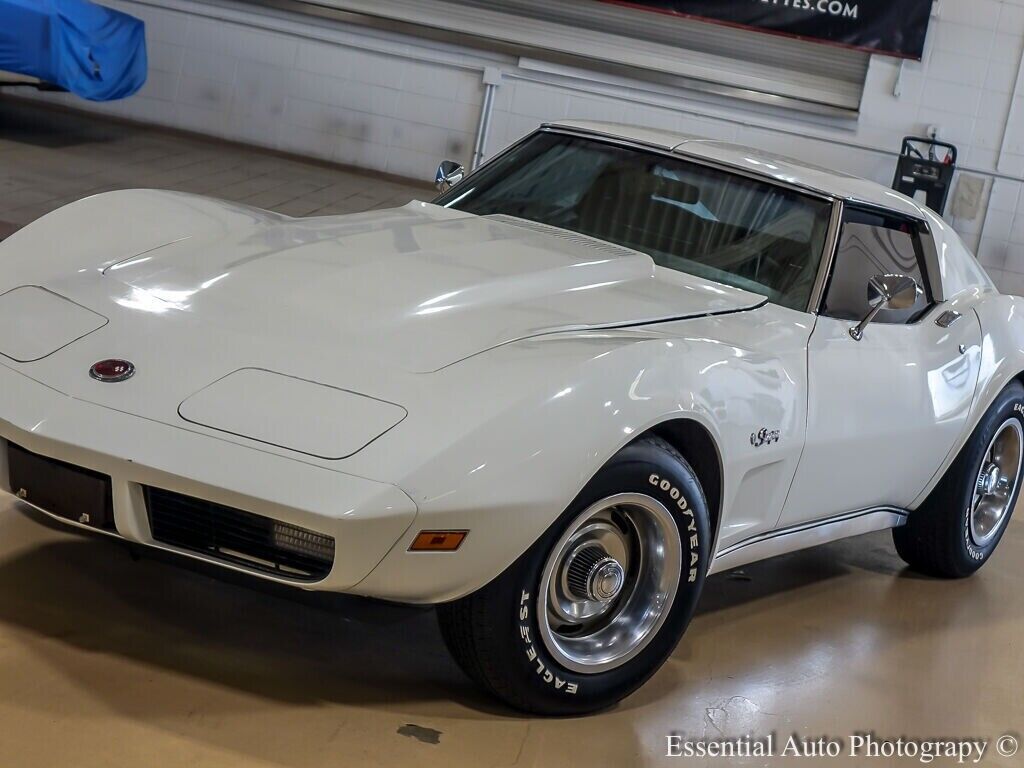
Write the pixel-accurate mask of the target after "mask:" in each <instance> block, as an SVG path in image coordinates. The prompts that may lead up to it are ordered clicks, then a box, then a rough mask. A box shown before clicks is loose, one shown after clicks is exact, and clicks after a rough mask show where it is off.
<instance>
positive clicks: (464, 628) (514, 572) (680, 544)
mask: <svg viewBox="0 0 1024 768" xmlns="http://www.w3.org/2000/svg"><path fill="white" fill-rule="evenodd" d="M710 543H711V542H710V526H709V522H708V510H707V503H706V502H705V500H704V494H703V492H702V491H701V488H700V484H699V483H698V481H697V478H696V476H695V474H694V473H693V470H692V469H691V468H690V466H689V465H688V464H687V463H686V461H685V460H684V459H683V457H682V456H680V455H679V453H678V452H676V451H675V450H674V449H673V448H672V447H671V446H670V445H669V444H668V443H666V442H664V441H663V440H661V439H659V438H656V437H649V438H643V439H641V440H639V441H637V442H636V443H633V444H632V445H629V446H627V447H626V448H624V449H623V450H622V451H620V452H619V453H618V454H617V455H616V456H615V457H614V458H613V459H612V460H611V461H610V462H609V463H608V464H607V465H606V466H605V467H604V468H603V469H602V470H601V471H600V472H599V473H598V474H597V475H596V476H595V477H594V479H593V480H592V481H591V482H590V483H589V484H588V485H587V487H586V488H584V490H583V491H582V492H581V493H580V494H579V496H578V497H577V498H576V500H575V501H574V502H573V503H572V504H571V505H570V506H569V508H568V509H567V510H566V511H565V513H564V514H563V515H562V516H561V517H560V518H559V520H558V522H557V523H556V524H555V525H554V526H553V527H552V528H551V529H550V530H549V531H548V533H547V534H545V536H543V537H542V538H541V539H540V540H539V541H538V542H537V543H536V544H535V545H534V546H533V547H532V548H531V549H530V550H528V551H527V552H526V553H525V554H524V555H523V556H522V557H520V558H519V559H518V560H517V561H516V562H515V563H514V564H513V565H512V566H510V567H509V568H508V570H506V571H505V572H504V573H503V574H502V575H501V576H499V577H498V578H497V579H495V580H494V581H493V582H491V583H490V584H488V585H487V586H486V587H484V588H483V589H481V590H479V591H478V592H476V593H474V594H472V595H470V596H469V597H466V598H464V599H462V600H459V601H456V602H455V603H450V604H447V605H442V606H439V608H438V616H439V619H440V624H441V629H442V632H443V634H444V637H445V640H446V642H447V644H448V647H449V649H450V650H451V651H452V654H453V655H454V657H455V659H456V661H458V663H459V665H460V666H461V667H462V668H463V669H464V670H465V671H466V672H467V673H468V674H469V675H470V676H471V677H472V678H474V679H475V680H476V681H477V682H478V683H480V684H481V685H482V686H483V687H484V688H486V689H487V690H489V691H490V692H491V693H493V694H494V695H496V696H498V697H499V698H501V699H503V700H504V701H505V702H507V703H508V704H510V705H511V706H513V707H515V708H517V709H521V710H523V711H527V712H534V713H538V714H555V715H565V714H581V713H585V712H592V711H595V710H599V709H603V708H605V707H608V706H610V705H612V704H614V703H616V702H617V701H619V700H620V699H622V698H623V697H625V696H627V695H629V694H630V693H631V692H632V691H634V690H636V688H638V687H639V686H640V685H642V684H643V683H644V681H645V680H647V678H648V677H650V676H651V675H652V674H653V673H654V672H655V671H656V670H657V669H658V668H659V667H660V666H661V665H662V664H663V663H664V661H665V659H667V658H668V656H669V655H670V654H671V653H672V650H673V649H674V648H675V645H676V643H677V642H678V640H679V638H680V636H681V635H682V633H683V631H684V630H685V628H686V626H687V624H688V623H689V621H690V617H691V616H692V615H693V610H694V608H695V606H696V602H697V597H698V596H699V594H700V590H701V587H702V586H703V583H704V576H705V573H706V571H707V566H708V555H709V548H710Z"/></svg>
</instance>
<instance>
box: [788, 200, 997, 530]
mask: <svg viewBox="0 0 1024 768" xmlns="http://www.w3.org/2000/svg"><path fill="white" fill-rule="evenodd" d="M930 238H931V235H930V234H929V232H928V229H927V226H926V225H925V224H924V223H923V222H920V221H916V220H912V219H905V218H902V217H899V216H895V215H893V214H891V213H888V212H880V211H875V210H872V209H868V208H858V207H851V206H847V207H846V209H845V210H844V213H843V224H842V229H841V232H840V238H839V245H838V247H837V249H836V254H835V258H834V260H833V264H832V269H831V275H830V277H829V280H828V282H827V283H826V288H825V291H824V295H823V299H822V304H821V307H820V312H819V316H818V319H817V320H816V323H815V327H814V330H813V332H812V333H811V338H810V341H809V344H808V351H807V355H808V410H807V440H806V444H805V447H804V452H803V455H802V457H801V459H800V464H799V466H798V467H797V473H796V476H795V477H794V480H793V485H792V486H791V488H790V493H789V496H788V497H787V500H786V503H785V505H784V507H783V512H782V516H781V518H780V521H779V526H780V527H788V526H792V525H798V524H802V523H807V522H809V521H817V520H821V519H824V518H829V517H833V516H836V515H841V514H845V513H848V512H854V511H860V510H867V509H871V508H876V507H880V506H894V507H898V508H904V507H906V506H907V505H909V504H910V503H911V502H912V501H913V500H914V499H915V498H916V497H917V496H918V495H919V494H920V493H921V492H922V491H923V490H924V488H925V487H926V486H927V484H928V482H929V481H930V480H931V478H932V477H933V476H934V475H935V473H936V471H937V470H938V468H939V467H940V466H941V465H942V463H943V460H944V459H945V458H946V456H947V455H948V454H949V453H950V451H951V449H952V447H953V445H954V444H955V443H956V442H957V440H958V438H959V437H960V435H961V434H962V432H963V431H964V429H965V428H966V425H967V417H968V414H969V412H970V407H971V403H972V401H973V398H974V392H975V387H976V385H977V381H978V374H979V370H980V360H981V327H980V323H979V321H978V318H977V315H976V314H975V313H974V312H973V310H970V309H969V308H967V307H963V306H959V312H957V307H958V303H957V302H955V301H954V302H941V301H937V300H936V298H938V299H941V285H940V284H939V283H938V279H939V275H938V274H937V271H938V270H937V262H935V261H934V259H930V258H928V254H929V252H931V253H934V248H933V247H931V246H932V243H931V241H930ZM929 270H931V274H930V273H929ZM877 274H904V275H908V276H910V277H913V278H914V279H915V280H916V281H917V282H918V284H919V285H920V286H921V293H920V295H919V296H918V300H917V303H916V304H915V305H914V306H913V307H912V308H910V309H908V310H900V311H882V312H880V313H879V314H878V316H877V317H876V319H875V320H874V321H873V322H872V323H871V324H870V325H868V326H867V328H866V329H865V330H864V333H863V336H862V338H861V339H860V340H859V341H858V340H855V339H854V338H853V337H852V336H851V334H850V329H851V328H852V327H853V326H855V325H856V324H857V323H858V322H859V321H860V320H861V319H863V317H864V316H866V315H867V313H868V311H869V309H870V305H869V302H868V293H867V284H868V280H869V279H870V278H871V277H872V276H874V275H877ZM950 312H956V314H948V313H950Z"/></svg>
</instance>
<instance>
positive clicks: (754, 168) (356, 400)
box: [0, 123, 1024, 714]
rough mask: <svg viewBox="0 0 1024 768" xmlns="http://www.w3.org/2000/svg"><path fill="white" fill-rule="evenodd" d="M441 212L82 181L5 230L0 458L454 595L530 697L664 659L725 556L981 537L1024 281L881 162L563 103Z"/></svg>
mask: <svg viewBox="0 0 1024 768" xmlns="http://www.w3.org/2000/svg"><path fill="white" fill-rule="evenodd" d="M463 175H464V174H463V172H462V170H461V168H458V167H456V166H454V164H448V163H446V164H443V165H442V168H441V170H440V171H439V182H440V184H441V185H442V186H443V187H446V188H448V189H447V191H445V192H444V194H442V196H441V197H439V198H438V199H436V200H435V201H434V202H432V203H424V202H413V203H410V204H409V205H406V206H404V207H402V208H397V209H394V210H388V211H378V212H372V213H364V214H358V215H351V216H336V217H334V216H332V217H323V218H311V219H291V218H288V217H285V216H280V215H276V214H273V213H268V212H266V211H261V210H255V209H252V208H247V207H245V206H241V205H234V204H231V203H226V202H220V201H217V200H210V199H206V198H203V197H196V196H192V195H186V194H176V193H171V192H161V191H153V190H133V191H126V192H115V193H110V194H104V195H98V196H95V197H91V198H87V199H85V200H81V201H79V202H77V203H73V204H71V205H68V206H66V207H64V208H61V209H60V210H58V211H55V212H54V213H51V214H49V215H47V216H45V217H43V218H42V219H40V220H38V221H36V222H35V223H33V224H31V225H30V226H28V227H26V228H25V229H23V230H21V231H19V232H17V233H16V234H14V235H13V236H12V237H10V238H9V239H8V240H7V241H5V242H3V243H2V244H0V263H2V265H3V270H2V273H0V294H2V295H0V438H2V440H0V485H3V486H4V488H5V489H6V490H9V491H10V492H11V493H13V494H15V495H17V496H18V497H20V498H21V499H22V500H24V502H26V503H28V504H31V505H33V506H35V507H36V508H38V509H39V510H41V511H43V512H45V513H46V514H48V515H50V516H52V517H54V518H56V519H58V520H61V521H63V522H65V523H66V524H68V525H70V526H75V527H78V528H82V529H88V530H91V531H95V532H100V533H102V534H106V535H108V536H113V537H118V538H121V539H124V540H127V541H129V542H132V543H134V544H137V545H144V546H148V547H156V548H159V549H162V550H169V551H173V552H176V553H180V554H181V555H183V556H186V557H190V558H196V559H199V560H203V561H206V562H208V563H214V564H217V565H220V566H223V567H224V568H228V569H232V570H236V571H243V572H247V573H250V574H253V575H254V576H258V577H260V578H264V579H270V580H273V581H276V582H281V583H286V584H291V585H296V586H300V587H303V588H306V589H314V590H329V591H335V592H346V593H352V594H357V595H365V596H370V597H374V598H381V599H385V600H391V601H399V602H405V603H416V604H436V605H438V606H439V609H438V614H439V616H440V623H441V627H442V631H443V634H444V636H445V638H446V640H447V642H448V645H449V646H450V648H451V650H452V652H453V654H454V655H455V657H456V659H457V660H458V662H459V663H460V665H461V666H462V667H463V668H464V669H465V670H466V672H467V673H469V674H470V675H471V676H472V677H473V678H475V679H476V680H477V681H479V682H480V683H481V684H482V685H483V686H484V687H485V688H486V689H488V690H489V691H491V692H492V693H494V694H495V695H497V696H499V697H501V698H502V699H503V700H505V701H506V702H508V703H509V704H510V705H512V706H514V707H518V708H521V709H523V710H527V711H531V712H536V713H546V714H558V713H582V712H588V711H593V710H596V709H600V708H602V707H607V706H609V705H611V704H613V703H614V702H616V701H618V700H619V699H621V698H622V697H624V696H626V695H627V694H629V693H630V692H631V691H633V690H635V689H636V688H637V687H638V686H640V685H641V684H642V683H643V682H644V681H645V680H646V679H647V678H648V677H649V676H650V675H651V674H653V673H654V672H655V670H657V669H658V667H659V666H660V665H661V664H662V663H663V662H664V661H665V659H666V658H667V657H668V656H669V654H670V653H671V652H672V650H673V648H674V647H675V645H676V643H677V642H678V641H679V638H680V637H681V635H682V634H683V632H684V630H685V629H686V626H687V623H688V622H689V620H690V617H691V615H692V613H693V611H694V606H695V605H696V603H697V599H698V597H699V595H700V591H701V587H702V585H703V583H704V580H705V577H706V576H707V575H708V574H709V573H714V572H717V571H722V570H725V569H729V568H734V567H736V566H741V565H743V564H745V563H749V562H752V561H755V560H759V559H763V558H766V557H770V556H773V555H777V554H780V553H783V552H789V551H792V550H796V549H800V548H803V547H808V546H812V545H815V544H819V543H822V542H827V541H831V540H834V539H838V538H841V537H846V536H852V535H856V534H861V533H865V532H868V531H875V530H880V529H887V528H892V529H893V537H894V539H895V543H896V548H897V550H898V551H899V553H900V555H901V556H902V557H903V558H904V559H905V560H906V561H907V562H908V563H909V564H910V565H911V566H912V567H913V568H916V569H918V570H921V571H924V572H926V573H930V574H934V575H938V576H946V577H961V576H966V575H968V574H970V573H972V572H973V571H975V570H977V569H978V568H979V567H980V566H981V565H982V564H984V563H985V561H986V560H988V558H989V557H990V556H991V555H992V552H993V550H994V549H995V548H996V545H997V544H998V542H999V539H1000V536H1001V535H1002V533H1003V531H1004V530H1005V528H1006V524H1007V521H1008V519H1009V518H1010V514H1011V512H1012V510H1013V506H1014V503H1015V501H1016V498H1017V494H1018V490H1019V477H1020V470H1021V456H1022V444H1024V439H1022V437H1024V431H1022V425H1024V420H1022V414H1021V411H1022V408H1024V386H1022V384H1021V381H1020V379H1021V376H1022V372H1024V321H1022V316H1024V300H1021V299H1017V298H1013V297H1011V296H1005V295H1001V294H1000V293H999V292H998V291H996V290H995V288H994V287H993V285H992V283H991V282H990V280H989V279H988V277H987V276H986V275H985V273H984V271H983V270H982V269H981V268H980V267H979V265H978V263H977V262H976V261H975V259H974V258H973V256H972V255H971V254H970V253H969V252H968V251H967V249H966V248H965V247H964V245H963V244H962V242H961V241H960V239H959V237H958V236H957V235H956V234H955V233H954V232H953V230H952V229H951V228H950V227H949V226H948V225H947V224H946V223H944V222H943V221H942V219H940V218H939V217H938V216H936V215H935V214H934V213H932V212H931V211H929V210H927V209H925V208H923V207H922V206H920V205H918V204H917V203H916V202H914V201H912V200H910V199H908V198H906V197H903V196H901V195H899V194H896V193H894V192H892V191H890V190H888V189H884V188H883V187H881V186H878V185H876V184H873V183H870V182H866V181H862V180H858V179H854V178H850V177H846V176H842V175H839V174H836V173H832V172H829V171H825V170H821V169H818V168H814V167H810V166H807V165H803V164H800V163H797V162H794V161H791V160H784V159H781V158H777V157H773V156H770V155H765V154H762V153H759V152H755V151H753V150H748V149H744V148H740V147H735V146H730V145H726V144H722V143H719V142H716V141H706V140H698V139H688V138H686V137H684V136H676V135H672V134H668V133H658V132H653V131H647V130H641V129H629V128H623V127H620V126H609V125H598V124H583V123H566V124H561V125H549V126H544V127H543V128H541V129H540V130H539V131H537V132H536V133H534V134H532V135H530V136H528V137H527V138H525V139H524V140H522V141H521V142H519V143H518V144H516V145H514V146H513V147H511V148H510V149H508V150H506V151H505V152H504V153H502V154H501V155H499V156H497V157H495V158H494V159H493V160H492V161H490V162H489V163H487V164H486V165H485V166H483V167H482V168H481V169H480V170H479V171H477V172H475V173H473V174H471V175H468V176H466V177H465V178H464V179H463V178H462V177H463Z"/></svg>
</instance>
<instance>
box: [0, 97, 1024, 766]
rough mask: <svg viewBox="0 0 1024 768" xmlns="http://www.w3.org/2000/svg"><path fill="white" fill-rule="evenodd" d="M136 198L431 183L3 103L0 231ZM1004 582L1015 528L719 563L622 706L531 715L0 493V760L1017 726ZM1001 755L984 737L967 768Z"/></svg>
mask: <svg viewBox="0 0 1024 768" xmlns="http://www.w3.org/2000/svg"><path fill="white" fill-rule="evenodd" d="M143 185H150V186H164V187H171V188H178V189H187V190H190V191H198V192H208V193H210V194H214V195H220V196H225V197H230V198H231V199H234V200H241V201H245V202H250V203H253V204H256V205H263V206H267V207H271V208H276V209H278V210H282V211H284V212H286V213H291V214H294V215H305V214H309V213H317V212H320V213H331V212H343V211H348V210H361V209H365V208H369V207H374V206H382V205H395V204H399V203H402V202H404V201H405V200H407V199H409V198H411V197H413V196H415V195H417V194H418V195H421V196H422V195H423V194H429V193H425V192H424V191H423V190H422V189H421V188H418V187H413V186H408V185H403V184H401V183H399V182H396V181H393V180H380V179H376V178H374V177H372V176H367V175H364V174H357V173H350V172H345V171H342V170H340V169H337V168H331V167H325V166H319V165H316V164H310V163H303V162H299V161H296V160H292V159H284V158H280V157H276V156H273V155H268V154H265V153H261V152H259V151H257V150H250V149H242V148H238V147H232V146H230V145H224V144H220V143H217V142H206V141H203V140H200V139H196V138H191V137H183V136H179V135H174V134H168V133H164V132H160V131H154V130H145V129H140V128H137V127H132V126H124V125H119V124H111V123H104V122H98V121H96V120H93V119H91V118H83V117H81V116H76V115H70V114H62V113H49V112H45V111H41V110H39V109H37V108H34V107H31V108H30V107H24V106H20V105H12V104H11V103H6V104H5V103H4V102H2V101H0V221H7V222H9V223H10V225H11V226H12V227H14V226H20V225H23V224H25V223H27V221H30V220H31V219H32V218H35V217H36V216H38V215H41V214H42V213H44V212H45V211H47V210H50V209H52V208H54V207H56V206H57V205H59V204H61V203H62V202H64V201H66V200H70V199H74V198H75V197H78V196H81V195H85V194H89V193H92V192H95V191H100V190H102V189H112V188H116V187H122V186H143ZM1022 583H1024V519H1021V520H1018V521H1016V522H1014V523H1012V524H1011V525H1010V527H1009V529H1008V530H1007V533H1006V535H1005V537H1004V540H1003V543H1002V545H1001V547H1000V550H999V552H998V553H997V555H996V556H995V558H994V560H993V561H992V562H991V563H990V564H989V565H988V567H986V569H985V570H983V571H982V573H980V574H979V575H978V576H976V577H975V578H972V579H969V580H966V581H961V582H941V581H935V580H930V579H925V578H921V577H918V576H916V575H914V574H912V573H909V572H907V571H906V570H904V568H903V565H902V563H901V561H900V560H899V559H898V558H897V557H896V555H895V554H894V552H893V550H892V546H891V543H890V539H889V536H888V534H885V533H883V534H873V535H869V536H866V537H862V538H860V539H857V540H852V541H849V542H841V543H837V544H833V545H828V546H825V547H821V548H818V549H815V550H809V551H806V552H802V553H797V554H794V555H789V556H786V557H782V558H778V559H776V560H773V561H769V562H765V563H760V564H757V565H755V566H751V567H748V568H746V569H744V570H743V571H740V572H733V573H729V574H721V575H719V576H715V577H713V578H711V579H710V580H709V582H708V585H707V588H706V591H705V594H704V596H703V599H702V601H701V604H700V608H699V612H698V615H697V617H696V618H695V620H694V622H693V624H692V626H691V628H690V631H689V633H688V634H687V636H686V638H685V639H684V640H683V642H682V644H681V645H680V647H679V649H678V650H677V651H676V653H675V655H674V656H673V658H672V659H671V660H670V662H669V663H668V664H667V665H666V667H665V668H664V669H663V670H662V671H661V672H660V673H659V674H658V675H656V676H655V677H654V678H653V679H652V680H651V682H650V683H649V684H648V685H647V686H646V687H644V688H643V689H642V690H641V691H640V692H639V693H638V694H636V695H634V696H633V697H631V698H630V699H628V700H627V701H625V702H624V703H623V704H622V705H620V706H619V707H618V708H616V709H615V710H613V711H611V712H608V713H604V714H601V715H597V716H594V717H590V718H584V719H576V720H561V721H553V720H539V719H530V718H524V717H520V716H518V715H516V714H515V713H512V712H510V711H508V710H505V709H504V708H502V707H501V706H499V705H497V704H495V703H494V702H493V701H491V700H490V699H488V698H486V697H485V696H483V695H481V694H479V693H478V692H477V691H476V689H475V688H474V687H473V686H472V685H471V684H470V683H469V682H468V681H467V680H466V679H465V678H464V677H463V676H462V675H461V673H460V672H459V671H458V669H457V668H456V667H455V666H454V664H453V663H452V662H451V661H450V660H449V658H448V655H447V653H446V651H445V649H444V646H443V644H442V641H441V638H440V635H439V633H438V630H437V628H436V625H435V622H434V616H433V614H432V612H430V611H422V610H412V609H402V608H395V607H389V606H380V605H376V604H370V603H366V602H361V601H353V600H348V599H344V598H340V599H337V598H330V597H327V598H321V597H308V596H305V595H304V594H303V593H294V594H292V593H290V592H286V593H283V594H282V593H280V592H278V591H268V590H267V589H265V588H263V587H260V586H258V585H257V584H256V583H255V582H250V581H248V580H238V579H237V578H234V579H232V580H231V581H230V582H229V581H223V580H221V579H216V578H212V577H211V575H209V574H208V573H206V572H203V571H195V570H186V569H182V568H178V567H175V566H174V565H172V564H169V563H167V562H165V561H164V560H162V559H150V558H148V557H146V558H143V559H142V561H140V562H135V561H133V560H132V559H131V557H129V554H128V552H127V550H126V549H125V548H124V547H123V546H122V545H120V544H118V543H116V542H112V541H109V540H105V539H103V540H101V539H95V538H88V537H80V536H78V535H75V534H71V533H69V532H67V531H65V530H63V529H56V528H53V527H52V526H46V525H40V524H39V521H38V520H37V518H35V517H34V516H33V515H32V513H30V512H28V511H27V510H26V509H25V508H24V507H23V506H22V505H19V504H17V503H16V502H15V501H14V500H13V499H11V498H10V497H6V496H5V497H2V498H0V766H4V767H6V766H18V767H19V768H22V767H29V766H53V765H73V766H76V767H79V768H81V767H88V766H98V767H99V766H102V767H103V768H116V767H117V766H146V768H159V767H160V766H184V765H188V766H218V767H221V766H236V765H237V766H287V767H288V768H291V767H292V766H294V767H296V768H307V767H309V768H312V767H313V766H346V768H347V767H349V766H377V765H410V764H415V765H418V766H421V767H422V768H427V767H428V766H433V765H439V766H442V765H443V766H446V767H448V768H454V767H455V766H514V765H518V766H565V767H566V768H570V767H572V766H581V768H595V767H603V766H627V765H641V764H642V765H660V764H672V763H673V762H675V761H672V760H668V759H666V758H665V757H664V755H665V751H666V740H665V737H666V735H667V734H669V733H672V732H684V733H686V734H688V735H690V736H697V737H700V736H706V737H708V738H711V737H714V736H716V735H718V734H726V735H733V736H737V735H741V734H746V733H750V734H754V735H765V734H767V733H769V732H772V731H775V732H777V733H778V734H779V735H780V738H786V737H788V735H789V734H790V733H792V732H794V731H795V732H797V733H799V734H800V735H801V736H802V737H805V738H808V739H816V738H817V737H819V736H828V737H834V738H845V737H848V736H849V735H850V734H852V733H853V732H855V731H859V730H868V731H870V730H874V731H876V732H877V733H878V735H879V736H880V737H891V738H896V737H898V736H906V737H912V738H922V739H923V738H934V737H947V738H956V737H962V738H966V737H987V738H990V739H995V738H997V737H998V736H1000V735H1002V734H1004V733H1011V734H1017V735H1018V737H1019V735H1020V731H1022V730H1024V695H1022V693H1021V681H1022V680H1024V660H1022V659H1024V654H1022V653H1021V639H1020V638H1021V637H1022V636H1024V596H1022V592H1021V584H1022ZM1019 760H1020V757H1019V756H1018V757H1017V758H1012V759H1004V758H1000V757H998V756H997V755H996V754H995V747H994V745H991V746H990V747H989V750H988V753H987V756H986V759H985V761H984V764H985V765H1007V766H1011V765H1019ZM686 762H687V764H698V765H699V764H702V761H699V760H689V761H686ZM737 762H739V763H740V764H747V765H762V764H765V763H766V762H775V763H782V764H785V763H786V762H792V761H785V760H775V761H765V760H762V759H750V760H742V761H737ZM728 763H729V761H724V760H719V761H709V762H708V763H707V764H728ZM829 763H830V764H851V765H863V764H864V761H863V760H851V759H848V758H846V759H838V760H833V761H829ZM808 764H811V765H820V764H822V763H821V761H818V760H811V761H810V762H809V763H808ZM868 764H870V765H893V764H916V763H915V761H907V762H903V763H899V762H897V761H893V760H886V759H880V760H874V761H871V762H870V763H868ZM936 764H949V763H948V762H947V763H936Z"/></svg>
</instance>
